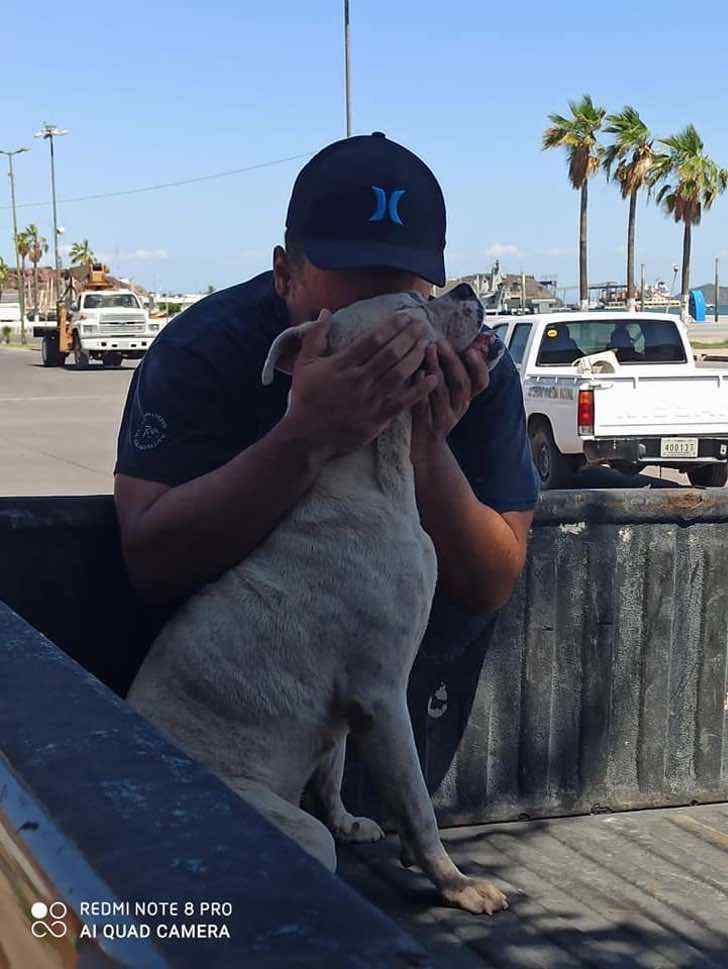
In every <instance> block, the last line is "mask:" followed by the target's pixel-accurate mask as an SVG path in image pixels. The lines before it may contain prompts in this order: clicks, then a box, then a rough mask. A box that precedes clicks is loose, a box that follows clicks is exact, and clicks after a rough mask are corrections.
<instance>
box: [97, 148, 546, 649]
mask: <svg viewBox="0 0 728 969" xmlns="http://www.w3.org/2000/svg"><path fill="white" fill-rule="evenodd" d="M444 246H445V207H444V201H443V198H442V193H441V191H440V187H439V185H438V183H437V181H436V180H435V177H434V176H433V174H432V173H431V172H430V170H429V169H428V168H427V166H426V165H425V164H424V163H423V162H422V161H421V160H420V159H419V158H417V157H416V156H415V155H413V154H412V153H411V152H409V151H408V150H406V149H405V148H403V147H401V146H400V145H397V144H395V143H394V142H391V141H389V140H388V139H386V138H385V136H384V135H382V134H381V133H379V132H375V133H374V134H373V135H368V136H362V137H355V138H350V139H347V140H344V141H340V142H336V143H335V144H332V145H329V146H328V147H327V148H325V149H323V151H321V152H319V154H317V155H316V156H315V157H314V158H313V159H312V160H311V161H310V162H309V163H308V164H307V165H306V166H305V167H304V168H303V170H302V171H301V172H300V174H299V176H298V178H297V180H296V183H295V185H294V189H293V194H292V197H291V201H290V205H289V209H288V216H287V221H286V239H285V248H283V247H280V246H277V247H276V248H275V250H274V253H273V272H272V273H264V274H263V275H261V276H258V277H256V278H255V279H252V280H250V281H249V282H247V283H243V284H241V285H239V286H234V287H232V288H230V289H227V290H223V291H221V292H218V293H215V294H214V295H212V296H209V297H207V298H206V299H204V300H202V301H201V302H200V303H197V304H196V305H195V306H193V307H191V308H190V309H189V310H187V311H186V312H185V313H183V314H182V315H181V316H179V317H178V318H177V319H176V320H175V321H174V322H173V323H172V324H170V325H169V326H168V327H167V328H166V329H165V330H164V331H163V332H162V333H161V334H160V336H159V337H157V339H156V340H155V342H154V344H153V345H152V347H151V348H150V350H149V351H148V353H147V355H146V356H145V358H144V360H143V362H142V364H141V365H140V366H139V367H138V369H137V371H136V373H135V374H134V377H133V379H132V383H131V386H130V389H129V395H128V399H127V403H126V408H125V411H124V416H123V420H122V426H121V430H120V434H119V450H118V460H117V465H116V488H115V499H116V507H117V512H118V517H119V524H120V529H121V538H122V545H123V550H124V556H125V559H126V563H127V566H128V569H129V573H130V576H131V579H132V582H133V583H134V585H135V587H136V588H137V590H138V592H139V593H140V594H141V595H142V596H143V597H144V598H146V599H147V600H148V601H150V602H158V603H165V602H166V603H174V602H177V601H179V600H181V599H183V598H184V597H186V596H188V595H189V594H190V593H192V592H193V591H194V590H195V589H197V588H198V587H200V586H201V585H203V584H204V583H206V582H209V581H212V580H214V579H215V578H216V577H217V576H219V575H221V574H222V573H223V572H225V571H226V570H227V569H229V568H230V567H232V566H233V565H235V564H236V563H238V562H239V561H241V560H242V559H243V558H245V556H246V555H248V554H249V553H250V552H251V551H252V550H253V549H254V548H255V547H256V546H257V545H258V544H259V543H260V542H262V541H263V540H264V539H265V537H266V536H267V535H268V534H269V533H270V532H271V530H272V529H273V528H275V526H276V524H277V523H278V522H279V521H280V520H281V518H283V516H285V514H286V513H287V512H288V511H289V510H290V509H291V508H292V507H293V506H294V505H295V504H296V503H297V502H298V501H299V500H300V499H301V498H302V496H303V495H304V494H305V493H306V491H307V490H308V489H309V488H310V487H311V485H312V484H313V482H314V481H315V479H316V476H317V475H318V473H319V472H320V470H321V468H322V467H323V466H324V464H325V463H326V462H327V461H329V460H330V459H331V458H332V457H334V456H335V455H336V454H340V453H343V452H346V451H349V450H352V449H355V448H358V447H361V446H363V445H364V444H366V443H368V442H369V441H371V440H372V439H373V438H375V437H376V436H377V435H378V434H379V433H380V432H381V431H382V429H383V428H384V427H386V426H387V424H388V422H389V421H391V420H392V419H393V417H395V416H396V415H397V414H399V413H401V412H402V411H404V410H407V409H409V410H411V411H412V415H413V437H412V460H413V464H414V468H415V481H416V490H417V501H418V506H419V509H420V514H421V518H422V522H423V525H424V527H425V528H426V530H427V531H428V532H429V534H430V536H431V537H432V539H433V542H434V544H435V548H436V551H437V557H438V567H439V575H440V579H439V582H440V590H441V591H440V593H439V595H438V597H437V600H436V605H435V609H434V612H433V623H434V624H435V626H436V625H437V623H438V622H439V623H440V626H442V624H443V622H444V621H445V620H444V619H443V617H445V619H446V620H447V622H448V623H449V624H450V628H449V629H448V635H450V634H452V636H453V637H455V638H457V637H458V636H460V637H463V636H464V637H465V638H466V639H467V638H470V639H471V640H472V639H473V638H475V636H477V635H478V634H479V633H480V632H481V631H482V629H483V628H485V622H486V621H485V620H480V619H476V620H473V619H469V616H482V615H487V614H490V613H492V612H493V611H495V610H496V609H498V608H499V607H500V606H502V605H503V604H504V603H505V602H506V601H507V599H508V598H509V596H510V594H511V591H512V589H513V585H514V583H515V581H516V579H517V577H518V575H519V573H520V571H521V569H522V567H523V564H524V560H525V554H526V542H527V535H528V529H529V526H530V523H531V517H532V508H533V506H534V504H535V502H536V499H537V484H536V478H535V475H534V471H533V466H532V462H531V456H530V450H529V446H528V440H527V437H526V433H525V423H524V413H523V401H522V396H521V389H520V384H519V381H518V376H517V373H516V371H515V369H514V367H513V364H512V362H511V360H510V358H509V357H508V356H507V355H506V356H505V357H504V358H503V360H502V361H501V362H500V363H499V364H498V366H497V367H496V368H495V369H494V370H493V371H492V373H491V374H490V380H489V378H488V372H487V369H486V366H485V361H484V360H483V359H482V356H481V355H480V354H479V353H478V352H477V351H469V352H467V353H466V354H465V355H464V358H463V359H462V360H461V359H460V358H459V357H458V356H457V355H456V354H455V353H454V352H453V350H452V348H451V347H450V346H449V345H448V344H447V343H446V342H443V343H441V344H439V345H438V346H437V347H436V348H434V347H431V348H429V349H427V351H425V346H424V344H423V341H422V330H421V328H420V325H419V324H418V323H416V322H411V321H410V322H409V323H408V324H407V325H406V326H402V325H400V324H398V323H397V322H396V321H395V320H394V319H390V320H382V323H381V326H380V327H379V328H378V329H377V330H376V331H374V332H372V333H370V334H367V335H364V336H363V337H362V338H360V339H359V340H358V341H356V342H355V343H353V344H351V345H350V346H349V347H347V348H345V349H343V350H342V351H340V352H338V353H336V354H333V355H327V348H326V331H327V327H328V323H327V319H328V314H327V312H321V311H331V312H334V311H336V310H337V309H339V308H341V307H343V306H346V305H348V304H350V303H352V302H354V301H356V300H359V299H365V298H368V297H372V296H376V295H380V294H383V293H388V292H402V291H418V292H420V293H422V294H424V295H427V294H429V292H430V290H431V284H433V283H435V284H437V285H439V286H442V285H444V283H445V271H444V261H443V250H444ZM317 318H318V319H319V323H318V325H317V326H315V327H314V328H313V329H312V330H311V331H310V332H309V334H308V335H307V338H306V339H305V341H304V343H303V347H302V350H301V353H300V355H299V358H298V360H297V362H296V365H295V368H294V371H293V375H292V377H288V376H286V375H284V374H277V375H276V378H275V380H274V382H273V384H272V385H271V386H270V387H263V386H262V385H261V381H260V375H261V370H262V366H263V362H264V360H265V357H266V354H267V351H268V348H269V346H270V344H271V342H272V340H273V339H274V338H275V336H276V335H277V334H278V333H279V332H280V331H281V330H282V329H283V328H285V327H287V326H289V325H293V324H297V323H301V322H303V321H305V320H310V319H317ZM289 391H290V404H289V403H288V397H289ZM305 580H306V579H305V576H301V581H304V582H305ZM466 614H468V615H466ZM453 617H455V619H453ZM453 622H454V623H455V624H456V625H458V624H459V627H458V628H452V623H453ZM433 635H435V636H436V635H437V633H436V631H435V633H433ZM426 643H427V639H426Z"/></svg>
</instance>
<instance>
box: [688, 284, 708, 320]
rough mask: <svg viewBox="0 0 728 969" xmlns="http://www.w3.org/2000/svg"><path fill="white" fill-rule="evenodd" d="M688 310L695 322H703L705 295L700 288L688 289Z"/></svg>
mask: <svg viewBox="0 0 728 969" xmlns="http://www.w3.org/2000/svg"><path fill="white" fill-rule="evenodd" d="M689 312H690V315H691V316H692V318H693V319H694V320H695V322H696V323H705V296H703V291H702V290H701V289H691V290H690V303H689Z"/></svg>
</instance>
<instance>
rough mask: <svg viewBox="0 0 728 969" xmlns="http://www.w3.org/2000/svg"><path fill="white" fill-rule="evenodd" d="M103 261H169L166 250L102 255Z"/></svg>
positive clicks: (143, 250)
mask: <svg viewBox="0 0 728 969" xmlns="http://www.w3.org/2000/svg"><path fill="white" fill-rule="evenodd" d="M104 259H107V260H108V259H113V260H117V259H118V260H119V261H121V262H163V261H164V260H165V259H169V253H168V252H167V250H166V249H132V250H131V252H119V253H118V254H117V253H104Z"/></svg>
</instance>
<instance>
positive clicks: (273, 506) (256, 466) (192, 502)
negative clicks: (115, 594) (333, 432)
mask: <svg viewBox="0 0 728 969" xmlns="http://www.w3.org/2000/svg"><path fill="white" fill-rule="evenodd" d="M328 457H329V454H328V453H325V452H323V451H322V450H313V449H312V448H311V447H310V445H309V444H308V443H307V441H306V440H305V438H304V437H303V435H301V434H300V433H299V432H298V430H297V429H296V427H295V426H294V425H293V423H292V422H291V421H288V420H287V419H286V418H284V419H283V420H282V421H281V422H280V423H279V424H278V425H277V426H276V427H274V428H273V430H271V431H270V432H269V433H268V434H267V435H266V436H265V437H264V438H262V439H261V440H260V441H258V442H257V443H256V444H254V445H253V446H252V447H249V448H247V449H246V450H245V451H242V452H241V453H240V454H238V455H237V456H236V457H235V458H233V459H232V460H231V461H229V462H228V463H227V464H225V465H223V466H222V467H220V468H217V469H216V470H215V471H211V472H210V473H209V474H205V475H202V476H201V477H199V478H195V479H194V480H193V481H189V482H187V483H186V484H182V485H179V486H177V487H174V488H170V489H169V490H167V491H165V492H164V493H163V494H161V495H160V497H159V498H157V499H156V501H154V502H153V504H151V505H150V506H149V507H148V508H146V509H145V510H143V511H142V512H140V513H139V514H138V515H137V516H136V518H135V520H134V521H133V522H131V523H130V527H129V528H128V529H127V534H126V541H125V543H124V546H125V547H124V552H125V556H126V560H127V564H128V566H129V569H130V572H131V575H132V580H133V582H134V584H135V586H136V587H137V589H138V591H139V592H140V593H141V594H142V595H143V596H144V597H145V598H147V599H148V600H150V601H155V602H171V601H174V600H176V599H179V598H181V597H183V596H185V595H188V594H189V593H191V592H192V591H194V589H196V588H198V587H199V586H200V585H202V584H204V583H205V582H208V581H211V580H212V579H215V578H216V577H217V576H219V575H220V574H222V573H223V572H224V571H225V570H227V569H229V568H231V567H232V566H233V565H236V564H237V563H238V562H240V561H241V560H242V559H243V558H245V556H246V555H248V554H249V553H250V552H251V551H252V550H253V549H254V548H255V547H256V546H257V545H259V544H260V543H261V541H263V539H265V538H266V536H267V535H268V534H269V533H270V532H271V531H272V530H273V528H274V527H275V526H276V525H277V523H278V522H279V521H280V520H281V518H283V517H284V515H285V514H286V513H287V512H288V511H289V510H290V509H291V508H292V507H293V506H294V505H295V504H296V503H297V502H298V500H299V499H300V498H301V497H302V495H303V494H305V493H306V491H308V490H309V488H310V487H311V486H312V485H313V483H314V481H315V480H316V478H317V476H318V473H319V471H320V470H321V467H322V466H323V464H324V463H325V462H326V461H327V460H328Z"/></svg>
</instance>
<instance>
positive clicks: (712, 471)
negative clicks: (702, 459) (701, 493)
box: [688, 461, 728, 488]
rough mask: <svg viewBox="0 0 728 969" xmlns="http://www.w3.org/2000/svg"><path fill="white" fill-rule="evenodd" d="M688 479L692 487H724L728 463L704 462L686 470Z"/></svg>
mask: <svg viewBox="0 0 728 969" xmlns="http://www.w3.org/2000/svg"><path fill="white" fill-rule="evenodd" d="M688 481H689V482H690V484H691V485H692V486H693V487H694V488H724V487H725V483H726V481H728V463H726V462H725V461H724V462H722V463H721V464H704V465H703V466H702V467H701V468H690V469H689V470H688Z"/></svg>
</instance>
